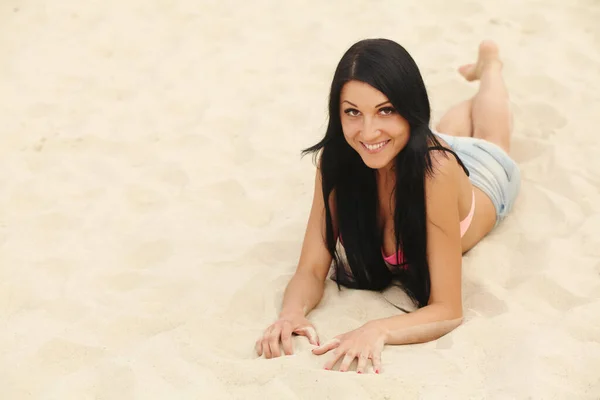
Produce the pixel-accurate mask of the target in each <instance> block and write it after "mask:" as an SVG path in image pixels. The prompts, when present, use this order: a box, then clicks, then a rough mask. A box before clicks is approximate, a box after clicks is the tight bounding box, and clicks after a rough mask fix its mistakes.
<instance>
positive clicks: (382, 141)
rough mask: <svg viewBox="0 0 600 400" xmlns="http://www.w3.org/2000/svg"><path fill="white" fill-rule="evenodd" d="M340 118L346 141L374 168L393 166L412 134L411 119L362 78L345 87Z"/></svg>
mask: <svg viewBox="0 0 600 400" xmlns="http://www.w3.org/2000/svg"><path fill="white" fill-rule="evenodd" d="M340 119H341V122H342V130H343V131H344V137H345V138H346V141H347V142H348V144H349V145H350V146H352V148H353V149H354V150H356V151H357V152H358V154H360V156H361V157H362V159H363V162H364V163H365V164H366V165H367V166H368V167H369V168H373V169H387V168H389V167H391V166H392V165H393V160H394V158H395V157H396V156H397V155H398V153H399V152H400V151H401V150H402V149H403V148H404V147H405V146H406V143H407V142H408V138H409V135H410V126H409V124H408V121H406V120H405V119H404V118H403V117H402V116H401V115H400V114H398V112H397V111H396V110H395V109H394V106H393V105H392V103H390V101H389V99H388V98H387V97H386V96H385V95H384V94H383V93H381V92H380V91H379V90H377V89H375V88H374V87H372V86H370V85H368V84H366V83H364V82H360V81H349V82H348V83H346V84H345V85H344V87H343V88H342V92H341V96H340Z"/></svg>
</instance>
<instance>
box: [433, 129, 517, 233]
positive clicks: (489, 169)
mask: <svg viewBox="0 0 600 400" xmlns="http://www.w3.org/2000/svg"><path fill="white" fill-rule="evenodd" d="M433 133H434V134H435V135H437V136H438V137H439V138H441V139H443V140H444V141H445V142H446V143H448V145H449V146H450V147H451V148H452V150H454V152H455V153H456V154H457V155H458V157H460V160H461V161H462V162H463V163H464V164H465V167H467V169H468V170H469V173H470V176H469V178H470V179H471V183H472V184H473V186H476V187H478V188H479V189H481V190H482V191H483V192H484V193H485V194H486V195H487V196H488V197H489V198H490V199H491V200H492V203H494V207H495V208H496V225H498V223H500V222H501V221H502V220H503V219H504V218H505V217H506V216H507V215H508V213H509V211H510V210H511V208H512V207H513V205H514V203H515V200H516V198H517V195H518V194H519V190H520V188H521V171H520V169H519V166H518V165H517V163H516V162H515V161H514V160H513V159H512V158H510V156H509V155H508V154H507V153H506V152H505V151H504V150H503V149H502V148H500V147H499V146H497V145H495V144H494V143H491V142H488V141H487V140H483V139H478V138H472V137H458V136H450V135H446V134H443V133H439V132H436V131H433Z"/></svg>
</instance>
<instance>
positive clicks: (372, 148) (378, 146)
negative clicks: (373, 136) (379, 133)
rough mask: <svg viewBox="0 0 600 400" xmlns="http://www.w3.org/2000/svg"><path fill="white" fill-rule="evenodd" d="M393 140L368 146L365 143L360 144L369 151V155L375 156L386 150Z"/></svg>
mask: <svg viewBox="0 0 600 400" xmlns="http://www.w3.org/2000/svg"><path fill="white" fill-rule="evenodd" d="M390 141H391V140H390V139H388V140H385V141H383V142H379V143H374V144H366V143H363V142H360V144H361V145H362V147H363V148H364V149H365V150H367V152H368V153H369V154H375V153H379V152H380V151H382V150H383V149H384V147H385V146H387V144H388V143H389V142H390Z"/></svg>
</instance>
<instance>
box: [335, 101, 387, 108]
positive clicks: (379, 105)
mask: <svg viewBox="0 0 600 400" xmlns="http://www.w3.org/2000/svg"><path fill="white" fill-rule="evenodd" d="M342 103H348V104H350V105H351V106H354V107H357V108H358V106H357V105H356V104H354V103H350V102H349V101H348V100H344V101H342ZM387 103H390V101H389V100H387V101H384V102H383V103H380V104H377V105H376V106H375V108H377V107H381V106H382V105H384V104H387Z"/></svg>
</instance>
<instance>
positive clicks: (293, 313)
mask: <svg viewBox="0 0 600 400" xmlns="http://www.w3.org/2000/svg"><path fill="white" fill-rule="evenodd" d="M305 316H306V313H305V312H304V310H303V309H301V308H284V309H282V310H281V312H280V313H279V318H292V317H305Z"/></svg>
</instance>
